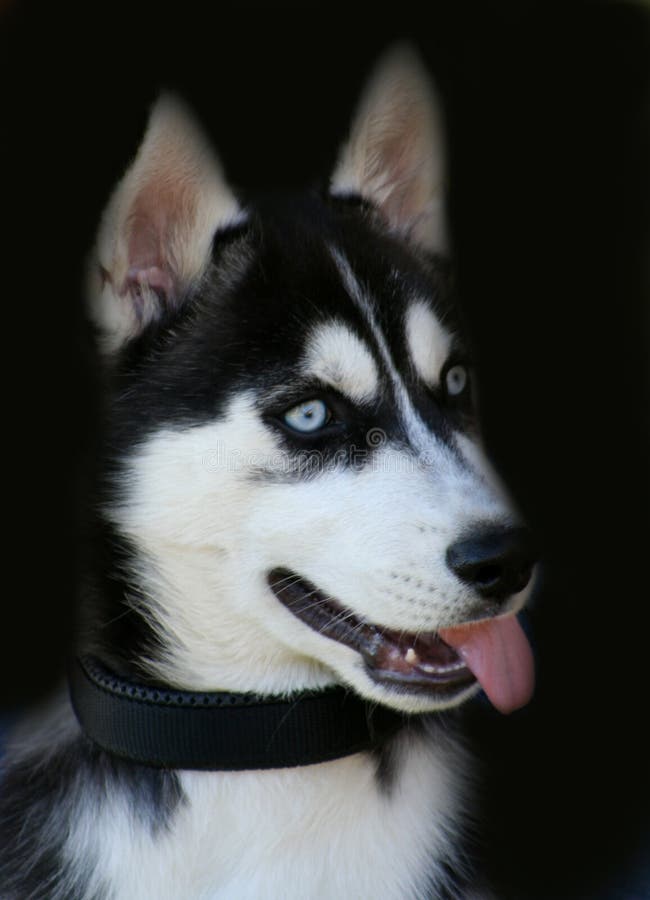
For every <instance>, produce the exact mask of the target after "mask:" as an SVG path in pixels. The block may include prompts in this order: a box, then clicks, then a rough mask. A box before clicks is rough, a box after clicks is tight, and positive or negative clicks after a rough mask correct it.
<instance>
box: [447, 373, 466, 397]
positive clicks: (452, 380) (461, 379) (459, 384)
mask: <svg viewBox="0 0 650 900" xmlns="http://www.w3.org/2000/svg"><path fill="white" fill-rule="evenodd" d="M468 381H469V374H468V372H467V369H466V368H465V366H452V367H451V369H449V371H448V372H447V375H446V378H445V387H446V389H447V393H448V394H449V396H450V397H457V396H458V395H459V394H462V393H463V391H464V390H465V388H466V387H467V382H468Z"/></svg>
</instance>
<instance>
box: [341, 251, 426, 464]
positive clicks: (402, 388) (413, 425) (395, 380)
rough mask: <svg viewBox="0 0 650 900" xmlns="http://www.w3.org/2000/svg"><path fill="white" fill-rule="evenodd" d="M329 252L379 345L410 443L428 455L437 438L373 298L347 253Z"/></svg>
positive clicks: (418, 450)
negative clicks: (414, 396) (400, 366)
mask: <svg viewBox="0 0 650 900" xmlns="http://www.w3.org/2000/svg"><path fill="white" fill-rule="evenodd" d="M330 252H331V254H332V258H333V260H334V262H335V263H336V267H337V269H338V271H339V274H340V276H341V280H342V281H343V284H344V286H345V289H346V291H347V293H348V295H349V297H350V299H351V300H352V301H353V302H354V304H355V305H356V307H357V309H358V310H359V311H360V312H361V314H362V315H363V317H364V319H365V321H366V324H367V326H368V328H369V329H370V333H371V334H372V336H373V339H374V341H375V343H376V345H377V350H378V352H379V356H380V358H381V361H382V363H383V365H384V368H385V370H386V373H387V375H388V378H389V380H390V383H391V385H392V388H393V393H394V396H395V403H396V406H397V409H398V411H399V416H400V419H401V421H402V424H403V426H404V430H405V432H406V434H407V436H408V440H409V443H410V445H411V447H412V449H413V450H414V451H415V452H416V453H417V454H427V453H429V452H430V449H431V442H432V440H434V437H433V435H432V433H431V431H430V430H429V429H428V428H427V426H426V424H425V423H424V422H423V420H422V418H421V416H420V414H419V413H418V411H417V410H416V409H415V407H414V406H413V402H412V400H411V397H410V395H409V392H408V390H407V388H406V385H405V384H404V380H403V378H402V376H401V375H400V373H399V370H398V368H397V366H396V365H395V361H394V360H393V357H392V355H391V352H390V348H389V346H388V343H387V341H386V337H385V335H384V333H383V331H382V329H381V327H380V325H379V322H378V321H377V317H376V316H375V311H374V309H373V306H372V303H371V300H370V298H369V297H368V296H367V295H366V292H365V291H364V289H363V287H362V286H361V284H359V281H358V279H357V277H356V275H355V274H354V272H353V270H352V267H351V265H350V262H349V260H348V259H347V258H346V256H345V255H344V254H343V253H342V252H341V251H340V250H339V249H338V247H334V246H332V247H331V248H330Z"/></svg>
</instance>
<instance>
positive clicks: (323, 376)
mask: <svg viewBox="0 0 650 900" xmlns="http://www.w3.org/2000/svg"><path fill="white" fill-rule="evenodd" d="M444 156H445V153H444V142H443V136H442V128H441V114H440V111H439V109H438V107H437V105H436V102H435V96H434V91H433V89H432V87H431V85H430V84H429V82H428V80H427V77H426V75H425V73H424V72H423V71H422V69H421V66H420V64H419V63H418V61H417V59H416V58H415V57H414V55H413V54H412V53H411V52H409V51H408V50H406V49H404V48H401V49H398V50H395V51H393V52H392V53H391V54H389V55H388V56H387V57H386V58H385V59H384V60H383V62H382V63H381V64H380V65H379V67H378V69H377V72H376V73H375V75H374V77H373V79H371V81H370V83H369V86H368V88H367V90H366V93H365V96H364V97H363V98H362V102H361V104H360V107H359V109H358V112H357V115H356V119H355V120H354V122H353V125H352V129H351V133H350V136H349V138H348V140H347V142H346V143H345V144H344V146H343V148H342V150H341V153H340V156H339V158H338V163H337V165H336V167H335V170H334V173H333V175H332V176H331V178H330V179H329V181H328V182H327V184H326V185H325V186H324V187H323V188H322V189H319V190H313V191H311V192H305V193H304V194H299V195H296V196H281V197H278V196H275V195H274V196H273V197H272V198H268V197H267V198H259V199H258V200H255V201H254V200H251V199H247V200H244V199H243V197H242V196H241V195H238V194H236V193H235V192H234V191H233V189H232V188H231V187H229V185H228V183H227V181H226V179H225V177H224V175H223V173H222V171H221V168H220V166H219V163H218V162H217V160H216V159H215V157H214V156H213V154H212V151H211V149H210V147H209V146H208V144H207V142H206V140H205V139H204V137H203V136H202V134H201V133H200V131H199V130H198V127H197V125H196V124H195V123H194V121H193V119H192V117H191V116H190V114H189V113H188V112H187V110H186V109H185V108H184V106H183V105H182V103H181V102H180V101H178V100H177V99H174V98H173V97H170V96H163V97H162V98H161V99H160V100H159V101H158V103H157V104H156V105H155V107H154V109H153V111H152V114H151V119H150V122H149V126H148V130H147V132H146V135H145V137H144V140H143V143H142V145H141V147H140V149H139V151H138V154H137V156H136V158H135V160H134V162H133V164H132V166H131V167H130V169H129V170H128V171H127V173H126V175H125V176H124V178H123V180H122V181H121V183H120V184H119V185H118V187H117V189H116V191H115V193H114V195H113V197H112V199H111V201H110V204H109V206H108V209H107V211H106V213H105V215H104V217H103V220H102V223H101V227H100V230H99V235H98V239H97V242H96V247H95V250H94V253H93V256H92V261H91V265H90V280H89V307H90V314H91V316H92V319H93V321H94V323H95V325H96V327H97V331H98V336H99V341H100V346H101V356H102V363H103V371H104V374H105V383H106V408H105V440H104V443H103V451H102V454H101V459H100V464H99V473H98V477H97V479H96V487H95V491H94V494H93V504H92V514H91V515H90V516H89V525H88V554H87V556H88V559H87V574H86V576H85V578H84V580H83V583H82V585H81V602H80V606H81V627H80V654H81V659H82V663H80V664H79V665H81V666H82V668H83V671H82V674H81V675H79V673H78V674H77V676H76V681H75V680H74V679H73V683H77V685H78V688H77V690H78V691H82V688H83V690H87V691H90V692H91V694H92V699H91V701H88V702H86V700H87V697H86V695H85V694H83V696H82V694H79V695H78V696H77V695H75V694H74V692H73V700H74V697H75V696H77V699H76V700H75V701H74V710H73V706H72V705H71V703H70V700H69V698H68V694H67V692H65V694H63V695H62V696H61V697H60V699H58V700H57V701H56V703H54V704H53V705H51V706H49V707H48V709H47V710H46V711H45V712H43V713H42V714H40V715H38V716H36V717H34V718H33V719H32V720H31V722H28V723H26V724H25V725H24V726H23V727H22V728H21V729H20V730H19V731H18V732H17V733H16V734H15V736H14V739H13V742H12V745H11V747H10V749H9V752H8V755H7V759H6V761H5V766H4V770H3V775H2V782H1V783H0V896H1V897H2V898H3V900H27V898H32V900H35V898H43V900H45V898H47V900H72V898H75V900H76V898H79V900H82V898H83V900H91V898H93V900H95V898H97V900H98V898H102V900H103V898H106V900H109V898H110V900H142V898H155V900H259V898H274V900H275V898H282V900H285V898H286V900H292V898H295V900H305V898H323V900H326V898H351V900H352V898H354V900H362V898H369V897H376V898H381V900H404V898H430V897H465V898H466V897H469V896H470V894H471V893H472V891H473V889H474V888H473V881H472V876H471V872H470V868H469V866H468V864H467V861H466V859H465V858H464V855H463V852H462V850H461V847H462V837H463V831H464V827H465V823H464V819H465V817H464V810H466V809H467V808H468V807H469V808H471V797H469V796H468V788H467V784H468V781H469V779H470V769H471V766H470V764H469V762H468V759H467V757H466V754H465V752H464V751H463V748H462V744H461V743H460V742H459V740H458V738H457V737H456V736H455V729H454V728H453V727H451V725H450V716H452V715H453V714H452V713H446V712H445V710H447V709H450V708H451V707H455V706H458V705H459V704H461V703H462V702H463V701H465V700H467V699H469V698H470V697H472V696H473V695H475V694H476V693H477V691H479V690H480V689H481V687H482V688H483V690H484V691H485V692H486V694H487V696H488V697H489V698H490V700H491V701H492V703H493V704H494V705H495V706H496V707H497V708H498V709H500V710H502V711H504V712H508V711H510V710H512V709H515V708H517V707H518V706H521V705H523V704H524V703H525V702H527V700H528V698H529V696H530V693H531V690H532V679H533V675H532V658H531V653H530V649H529V647H528V644H527V642H526V639H525V637H524V636H523V633H522V631H521V628H520V626H519V625H518V623H517V619H516V617H515V613H516V612H517V611H518V610H519V609H520V608H521V607H522V606H523V604H524V602H525V600H526V598H527V595H528V592H529V590H530V579H531V573H532V569H533V562H534V560H533V558H532V556H531V552H530V548H529V544H528V541H527V539H526V534H525V531H524V529H523V527H522V526H521V524H520V523H519V521H518V519H517V516H516V514H515V513H514V512H513V510H512V508H511V505H510V503H509V501H508V499H507V497H506V495H505V493H504V491H503V489H502V488H501V487H500V485H499V483H498V481H497V479H496V478H495V476H494V474H493V472H492V471H491V469H490V467H489V465H488V463H487V462H486V460H485V458H484V456H483V453H482V450H481V444H480V441H479V436H478V433H477V424H476V417H475V409H474V402H473V386H472V373H471V367H470V362H469V357H468V350H467V347H466V344H465V343H464V341H463V335H462V333H461V330H460V323H459V318H458V315H457V311H456V308H455V301H454V296H453V286H452V282H451V279H450V275H449V265H448V263H447V262H446V259H445V254H446V249H447V248H446V237H445V230H446V229H445V220H444V205H443V201H444V197H443V190H444V181H445V160H444ZM88 660H91V662H88ZM84 661H85V662H84ZM79 671H81V670H79ZM98 673H99V674H98ZM107 673H108V674H107ZM82 683H83V684H82ZM79 685H82V687H79ZM83 685H85V687H83ZM93 692H94V693H93ZM120 692H121V693H122V694H125V693H126V694H129V695H130V697H131V699H132V700H134V698H136V699H137V697H141V698H142V704H141V706H139V707H137V710H141V714H140V712H137V713H136V715H135V718H134V719H133V718H132V719H129V722H130V724H129V722H127V718H128V715H129V710H132V709H133V708H134V707H133V704H131V706H128V709H127V704H126V701H124V699H120V697H119V696H117V695H118V694H120ZM201 692H203V693H201ZM337 692H340V695H341V696H344V697H347V698H349V699H348V700H346V701H345V702H346V703H348V704H352V707H350V706H349V705H348V707H345V709H353V710H354V709H356V708H357V707H355V706H354V704H357V705H358V709H359V710H360V711H361V712H360V713H359V715H360V717H361V718H362V719H363V722H362V723H361V724H360V725H359V727H360V728H362V727H363V728H365V727H366V726H368V727H369V728H370V726H369V725H368V723H369V722H371V721H375V719H373V716H376V717H379V718H381V716H382V715H384V716H388V717H389V718H390V717H392V718H391V719H390V720H391V722H392V724H391V727H390V728H386V729H384V731H383V732H382V729H381V728H379V727H377V728H376V729H375V731H374V732H373V730H372V728H370V731H369V734H371V737H370V738H369V739H368V741H365V742H364V741H362V742H361V743H359V744H355V742H354V741H352V742H348V744H345V741H343V744H341V748H340V750H339V751H333V750H332V746H339V745H338V744H336V741H337V740H338V736H337V735H336V734H335V735H334V737H333V738H331V736H330V735H329V734H328V735H324V736H323V737H322V740H323V741H324V742H325V743H326V744H327V742H328V741H330V743H329V744H327V747H324V749H323V750H322V753H321V755H320V756H319V755H318V747H317V748H316V751H315V753H316V755H315V756H310V755H309V754H302V751H298V750H296V749H295V748H296V747H297V746H298V745H302V743H303V742H304V741H307V742H309V741H310V740H311V737H310V729H309V728H308V727H307V726H306V725H305V722H306V721H307V720H306V719H305V720H304V721H303V720H300V722H299V724H298V726H295V723H294V725H293V726H292V727H293V728H294V731H289V733H288V736H287V731H286V729H287V727H288V726H287V724H286V723H287V722H289V721H290V720H291V716H292V715H293V711H294V710H296V711H299V710H300V709H303V708H307V707H305V706H304V704H309V703H311V702H314V703H316V704H320V703H321V701H322V698H324V697H338V696H339V693H337ZM82 693H83V692H82ZM84 697H86V700H84ZM80 698H81V699H80ZM170 698H171V699H170ZM197 698H199V699H198V701H197ZM201 698H203V699H201ZM214 698H217V699H216V700H215V699H214ZM224 698H226V699H224ZM242 698H244V699H243V700H242ZM269 698H271V700H273V701H274V702H275V701H277V703H276V706H273V709H276V707H277V709H279V710H280V713H281V714H279V717H278V719H277V722H276V724H275V725H274V727H273V731H272V734H271V736H270V738H269V739H268V740H267V741H266V743H264V741H262V740H261V739H260V737H259V735H258V733H257V731H256V729H257V725H256V721H257V717H258V715H259V716H260V717H261V716H262V715H264V709H268V708H270V707H269V706H268V703H269ZM104 700H106V702H109V701H110V703H113V702H114V706H111V707H110V709H111V711H110V713H109V712H106V710H105V709H104V707H102V709H104V712H102V713H101V715H98V716H97V717H96V718H97V722H95V725H91V724H90V719H89V718H87V716H86V713H84V710H86V712H87V710H88V709H89V708H91V707H92V708H93V709H94V708H96V707H97V704H99V705H100V706H101V704H102V703H103V702H104ZM134 702H135V700H134ZM328 702H329V701H328ZM337 702H338V701H337ZM165 703H166V704H167V706H166V707H165V710H168V709H170V708H173V709H174V710H178V709H181V714H179V715H182V716H185V715H186V713H187V718H184V719H183V722H182V723H180V724H179V725H178V729H180V730H181V731H182V729H184V728H185V724H186V722H189V721H190V719H191V722H192V723H195V722H197V721H198V719H199V716H198V713H201V712H202V710H200V709H196V710H194V709H191V710H188V709H187V707H190V706H194V705H197V703H198V705H201V703H204V704H206V705H207V706H210V705H212V706H214V707H215V708H216V707H221V706H224V705H227V703H232V704H233V705H234V706H236V707H237V708H238V709H242V708H245V709H246V710H248V711H249V713H250V717H249V719H247V722H249V725H247V726H246V727H247V728H250V730H249V731H248V732H247V737H246V739H245V741H243V742H242V741H240V744H241V746H242V748H243V749H242V753H244V757H245V759H244V757H241V759H240V758H239V757H237V758H234V759H231V760H229V761H226V762H224V763H222V764H220V763H219V762H218V759H217V757H218V758H219V759H220V758H221V757H219V753H220V752H221V751H220V750H219V748H218V747H217V748H216V749H214V750H213V749H208V751H206V752H207V757H206V759H204V760H202V761H198V762H197V761H196V748H195V747H193V746H192V742H191V741H189V743H188V746H187V747H185V748H184V749H183V748H182V749H181V750H179V751H178V754H179V755H176V756H174V754H173V753H172V752H171V751H169V754H171V755H169V754H168V755H166V753H167V750H168V749H169V746H171V745H172V744H174V741H175V740H176V738H177V735H178V733H179V731H178V729H176V727H174V728H170V729H168V731H169V733H167V734H165V735H163V734H162V731H161V730H158V731H156V736H155V740H153V739H152V741H151V742H152V743H153V744H154V746H153V749H151V748H149V750H146V751H145V750H142V751H140V750H138V749H137V747H136V744H138V741H139V740H140V739H142V740H145V737H146V735H145V736H143V735H142V734H140V735H138V734H137V732H138V728H139V725H138V722H139V721H140V720H141V719H142V721H143V722H144V721H145V719H146V716H147V715H149V712H152V711H153V712H152V715H158V712H160V709H161V708H162V707H161V706H160V704H165ZM93 704H95V706H93ZM256 704H257V705H256ZM265 704H266V706H265ZM283 704H284V705H283ZM271 705H272V704H271ZM145 707H146V708H145ZM318 708H319V709H320V706H319V707H318ZM343 709H344V707H343V706H341V710H343ZM75 711H76V715H75ZM163 712H164V710H163ZM164 714H165V715H166V714H167V713H166V712H164ZM274 714H275V713H274ZM174 715H176V713H174ZM219 715H221V713H219ZM247 715H248V713H247ZM346 715H347V714H346ZM337 716H338V713H337ZM341 716H343V713H341ZM102 717H103V718H102ZM91 718H92V717H91ZM361 718H360V722H361ZM379 718H377V719H376V721H377V722H378V721H379ZM146 721H147V722H148V721H149V720H148V719H146ZM174 721H176V720H174ZM220 721H223V722H224V723H225V722H226V719H225V717H224V718H223V719H222V720H220ZM337 721H339V720H338V718H336V717H335V728H334V731H336V722H337ZM342 721H343V718H341V722H342ZM350 721H351V720H350ZM98 722H99V724H97V723H98ZM107 722H108V724H107ZM301 723H302V724H301ZM188 727H189V728H193V727H194V725H193V724H192V725H191V726H189V725H188ZM201 727H202V726H201ZM219 727H221V726H219ZM341 727H342V726H341ZM373 727H374V726H373ZM143 728H144V726H143ZM229 728H230V726H229V725H227V724H224V725H223V729H224V730H223V733H224V735H230V734H231V731H230V730H228V729H229ZM314 728H315V730H316V731H318V730H319V728H320V726H317V725H315V726H314ZM102 729H104V731H102ZM120 729H122V730H121V731H120V734H123V735H125V737H124V743H122V744H120V743H119V740H122V738H120V739H119V740H118V739H117V738H115V733H116V732H117V731H118V730H120ZM199 730H200V729H199ZM321 730H323V729H321ZM108 732H110V735H109V736H108V737H106V734H108ZM188 733H189V732H188ZM102 734H104V737H102V736H101V735H102ZM147 734H149V733H148V732H147ZM183 734H185V732H184V731H183ZM278 734H280V735H283V736H284V738H283V739H285V743H286V748H285V750H284V751H283V753H284V756H280V757H277V758H276V757H272V756H268V757H267V756H265V755H264V754H265V753H266V752H267V750H268V747H269V746H270V745H271V744H272V743H273V740H275V738H276V736H277V735H278ZM372 734H374V738H373V737H372ZM111 735H112V736H111ZM235 737H237V736H233V738H232V739H233V740H235ZM147 739H149V738H147ZM227 739H228V740H229V739H230V738H229V737H228V738H227ZM237 739H239V738H237ZM201 740H202V739H201ZM224 740H226V737H224ZM318 740H319V741H320V740H321V738H320V737H319V738H318ZM331 740H334V745H332V744H331ZM156 742H158V743H156ZM197 742H199V738H197ZM216 743H217V744H218V743H219V742H218V741H217V742H216ZM158 744H159V745H160V747H158ZM258 745H259V746H258ZM138 746H140V745H139V744H138ZM159 749H160V753H159V752H158V750H159ZM249 750H250V753H251V757H250V760H249V761H248V762H246V761H245V760H246V759H248V756H246V754H247V753H248V751H249ZM174 752H176V751H174ZM213 752H214V754H216V756H215V759H217V761H216V762H215V761H214V760H213V758H212V756H211V755H210V754H212V753H213ZM184 754H185V755H184ZM256 754H257V755H256ZM260 754H261V755H260ZM235 756H236V755H235ZM186 759H187V762H185V760H186ZM170 760H179V762H177V763H174V762H173V761H172V762H170Z"/></svg>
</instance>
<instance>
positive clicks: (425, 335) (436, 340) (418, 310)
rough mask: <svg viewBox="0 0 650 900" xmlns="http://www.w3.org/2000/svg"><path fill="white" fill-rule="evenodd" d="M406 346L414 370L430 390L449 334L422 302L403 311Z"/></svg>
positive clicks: (435, 382)
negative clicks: (404, 314)
mask: <svg viewBox="0 0 650 900" xmlns="http://www.w3.org/2000/svg"><path fill="white" fill-rule="evenodd" d="M406 343H407V346H408V349H409V351H410V354H411V360H412V362H413V366H414V368H415V371H416V372H417V374H418V375H419V376H420V378H421V379H422V380H423V381H424V382H425V384H427V385H429V387H434V386H435V385H436V384H438V381H439V380H440V370H441V369H442V367H443V365H444V363H445V361H446V359H447V355H448V353H449V348H450V346H451V335H450V334H449V332H448V331H446V330H445V329H444V328H443V327H442V325H441V324H440V322H439V321H438V319H437V318H436V317H435V315H434V314H433V311H432V310H431V308H430V307H429V306H428V304H426V303H425V302H424V301H422V300H417V301H415V302H414V303H412V304H411V305H410V306H409V308H408V310H407V313H406Z"/></svg>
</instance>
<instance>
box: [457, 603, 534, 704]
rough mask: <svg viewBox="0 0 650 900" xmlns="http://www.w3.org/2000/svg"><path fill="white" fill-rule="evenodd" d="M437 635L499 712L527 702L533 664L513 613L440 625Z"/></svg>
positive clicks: (530, 653)
mask: <svg viewBox="0 0 650 900" xmlns="http://www.w3.org/2000/svg"><path fill="white" fill-rule="evenodd" d="M440 637H441V638H442V639H443V641H444V642H445V643H446V644H449V645H450V646H451V647H453V648H454V650H456V651H457V652H458V653H459V654H460V656H462V658H463V660H464V661H465V663H466V665H467V667H468V668H469V669H471V671H472V672H473V674H474V675H475V676H476V678H477V680H478V681H479V682H480V684H481V687H482V688H483V690H484V691H485V693H486V694H487V695H488V697H489V698H490V700H491V702H492V704H493V705H494V706H496V708H497V709H498V710H499V711H500V712H502V713H509V712H513V711H514V710H515V709H519V707H520V706H525V705H526V703H528V701H529V700H530V698H531V697H532V694H533V689H534V686H535V666H534V663H533V654H532V651H531V649H530V644H529V643H528V639H527V637H526V635H525V634H524V632H523V630H522V628H521V625H520V624H519V622H518V621H517V618H516V616H513V615H510V616H503V617H500V618H497V619H489V620H486V621H484V622H477V623H476V624H473V625H460V626H459V627H458V628H443V629H442V630H441V631H440Z"/></svg>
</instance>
